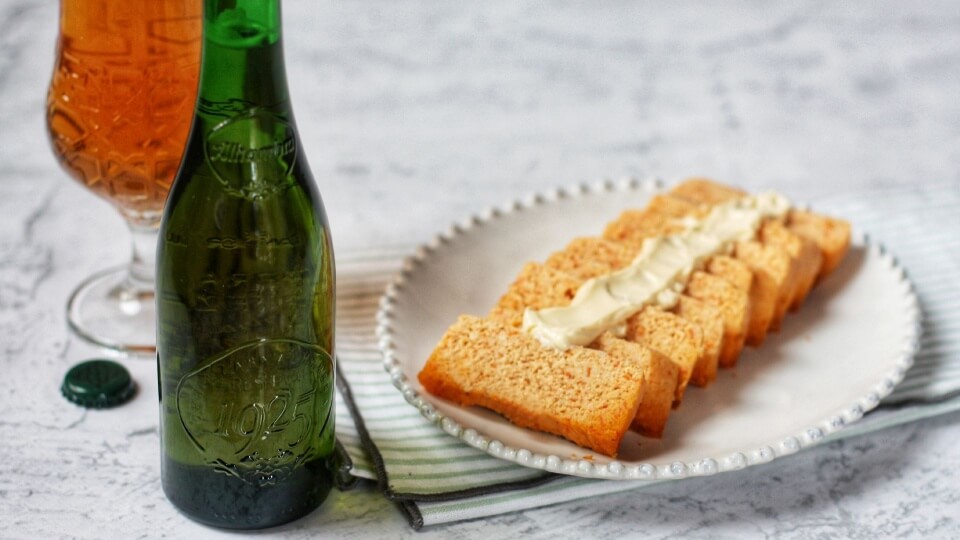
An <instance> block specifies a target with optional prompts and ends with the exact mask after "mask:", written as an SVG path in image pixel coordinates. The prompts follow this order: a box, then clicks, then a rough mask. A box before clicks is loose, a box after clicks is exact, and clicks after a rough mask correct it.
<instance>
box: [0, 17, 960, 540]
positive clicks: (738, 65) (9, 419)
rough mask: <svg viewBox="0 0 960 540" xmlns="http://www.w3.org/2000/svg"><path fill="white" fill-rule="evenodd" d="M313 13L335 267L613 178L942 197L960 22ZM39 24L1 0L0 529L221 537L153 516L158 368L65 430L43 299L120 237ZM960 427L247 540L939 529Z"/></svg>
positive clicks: (303, 120)
mask: <svg viewBox="0 0 960 540" xmlns="http://www.w3.org/2000/svg"><path fill="white" fill-rule="evenodd" d="M917 4H918V5H916V6H912V5H907V3H904V2H897V1H894V0H884V1H882V2H870V3H867V2H863V3H844V4H843V5H839V6H838V5H834V4H833V3H829V2H792V3H782V4H778V5H776V6H768V5H767V4H766V3H764V2H732V3H724V4H723V5H722V6H721V5H720V4H719V3H710V2H705V1H702V2H690V3H685V4H683V5H682V6H679V5H677V6H673V5H661V4H660V3H654V2H650V3H635V2H606V3H602V5H600V6H596V5H593V3H586V2H583V3H580V2H563V3H553V4H550V5H549V6H546V5H543V4H542V3H539V2H526V1H523V2H518V1H503V2H479V3H468V2H454V3H451V2H431V1H426V0H412V1H409V2H387V1H383V2H374V1H363V2H360V1H353V2H340V3H331V2H309V1H307V0H289V1H288V2H287V3H286V5H285V6H284V8H285V10H286V13H285V22H286V28H285V29H286V45H287V57H288V68H289V71H290V83H291V85H292V92H293V94H294V106H295V110H296V111H297V115H298V119H299V123H300V132H301V136H302V138H303V140H304V141H306V144H307V146H308V148H310V160H311V164H312V168H313V171H314V173H315V175H316V177H317V178H318V181H319V184H320V189H321V191H322V193H323V194H324V199H325V202H326V205H327V209H328V211H329V214H330V219H331V224H332V228H333V234H334V239H335V243H336V246H337V249H339V250H343V251H347V250H354V249H362V248H365V247H370V246H382V245H397V244H403V245H407V244H412V243H418V242H421V241H424V240H427V239H428V238H429V237H431V236H432V234H433V233H434V232H436V231H437V230H440V229H443V228H446V227H447V226H448V225H449V223H450V222H452V221H454V220H459V219H462V218H463V217H464V216H465V215H467V214H468V213H473V212H477V211H479V210H481V209H483V208H484V207H486V206H489V205H493V204H500V203H503V202H505V201H507V200H510V199H513V198H515V197H517V196H520V195H523V194H526V193H529V192H532V191H536V190H542V189H546V188H549V187H553V186H556V185H564V184H571V183H574V182H577V181H581V180H590V179H596V178H600V177H619V176H622V175H634V176H647V175H651V174H656V175H662V176H665V177H668V178H669V177H677V176H683V175H688V174H707V175H713V176H716V177H718V178H722V179H727V180H730V181H734V182H737V183H740V184H742V185H744V186H747V187H760V186H764V187H774V188H777V189H780V190H782V191H785V192H787V193H790V194H791V195H793V196H794V197H797V198H807V199H814V200H815V199H816V198H817V197H818V196H823V195H826V194H829V193H831V192H833V191H835V190H838V189H842V190H845V191H849V190H857V191H862V192H863V193H865V194H868V193H869V192H870V190H871V189H876V188H877V187H879V186H884V185H889V184H906V183H912V182H925V181H940V182H943V181H949V182H956V183H958V184H960V99H957V98H958V96H960V4H958V3H957V2H955V1H931V2H923V3H917ZM56 17H57V5H56V3H55V2H53V1H52V0H43V1H39V0H0V374H2V375H0V455H2V456H3V459H2V461H0V523H2V525H0V537H3V538H7V537H10V538H50V537H81V538H137V537H175V538H178V537H191V538H194V537H196V538H199V537H217V536H221V537H227V536H231V537H233V536H235V535H232V534H231V535H228V534H226V533H222V532H219V531H215V530H212V529H207V528H204V527H201V526H199V525H196V524H194V523H192V522H190V521H189V520H187V519H186V518H184V517H182V516H181V515H179V514H177V513H176V512H175V511H174V510H173V508H172V507H171V506H170V505H169V504H168V503H167V502H166V500H165V499H164V497H163V494H162V492H161V490H160V485H159V480H158V461H159V457H158V454H159V441H158V436H157V430H156V425H157V405H156V403H157V399H156V387H155V383H154V380H155V366H154V365H153V363H152V362H150V361H136V360H128V361H126V364H127V365H128V366H129V367H130V369H131V371H132V372H133V374H134V377H135V378H136V379H137V381H139V383H140V384H141V392H140V394H139V395H138V396H137V398H136V399H135V400H134V401H133V402H132V403H131V404H129V405H127V406H124V407H121V408H119V409H116V410H111V411H99V412H84V411H82V410H80V409H78V408H76V407H74V406H73V405H71V404H69V403H67V402H66V401H64V400H63V399H62V398H61V397H60V396H59V392H58V384H59V380H60V378H61V377H62V375H63V373H64V372H65V371H66V369H67V368H68V367H69V366H70V365H72V364H73V363H75V362H77V361H80V360H82V359H84V358H88V357H90V356H92V355H93V354H95V352H96V351H94V350H93V349H90V348H88V347H86V346H84V345H83V344H81V343H80V342H79V341H78V340H76V339H75V338H73V337H72V336H70V335H69V334H68V332H67V330H66V328H65V324H64V314H63V303H64V299H65V298H66V296H67V294H68V292H69V291H70V290H71V288H72V287H73V286H74V285H75V284H76V283H77V282H78V281H80V280H81V279H82V278H83V277H85V276H86V275H88V274H90V273H92V272H93V271H94V270H98V269H101V268H103V267H106V266H109V265H112V264H119V263H122V262H123V261H124V259H125V257H126V256H127V245H126V232H125V230H124V227H123V224H122V223H121V221H120V218H119V217H118V216H117V215H116V214H115V213H114V212H113V211H112V210H111V209H110V208H109V207H108V206H107V205H106V204H104V203H102V202H100V201H98V200H96V199H95V198H94V197H93V196H91V195H89V194H88V193H86V192H85V191H83V190H82V189H81V188H80V187H78V186H76V185H74V184H73V183H72V182H70V181H68V180H67V179H66V178H65V176H64V174H63V173H62V172H61V171H60V170H59V169H58V168H57V166H56V164H55V162H54V160H53V158H52V156H51V154H50V152H49V150H48V146H47V142H46V137H45V133H44V128H43V118H42V109H43V99H44V93H45V86H46V84H47V82H48V78H49V75H50V68H51V63H52V59H53V56H52V47H53V42H54V36H55V31H56ZM957 440H960V416H958V415H956V414H953V415H948V416H945V417H941V418H938V419H934V420H929V421H924V422H920V423H916V424H913V425H909V426H905V427H900V428H895V429H892V430H887V431H883V432H880V433H875V434H872V435H867V436H863V437H859V438H856V439H853V440H848V441H843V442H837V443H833V444H830V445H827V446H825V447H821V448H817V449H814V450H811V451H806V452H803V453H801V454H799V455H797V456H794V457H791V458H788V459H783V460H778V461H776V462H774V463H773V464H770V465H767V466H762V467H757V468H754V469H750V470H747V471H744V472H742V473H737V474H725V475H720V476H716V477H711V478H705V479H698V480H691V481H685V482H682V483H677V484H672V485H666V486H660V487H656V488H654V489H651V490H647V491H644V492H642V493H634V494H631V493H627V494H623V495H619V496H612V497H604V498H602V499H595V500H587V501H579V502H574V503H569V504H564V505H560V506H554V507H548V508H542V509H538V510H533V511H527V512H522V513H514V514H508V515H503V516H498V517H494V518H489V519H484V520H478V521H473V522H468V523H461V524H454V525H450V526H444V527H438V528H434V529H430V530H426V531H424V532H422V533H419V534H417V533H414V532H413V531H411V530H410V529H409V528H408V526H407V525H406V523H405V521H404V520H403V518H402V517H401V516H400V514H399V512H397V511H396V509H395V508H394V507H393V506H392V503H389V502H387V501H385V500H384V499H383V498H382V497H380V496H379V495H378V494H377V493H376V492H375V491H374V490H373V489H372V487H370V486H367V487H365V488H363V489H360V490H357V491H353V492H349V493H344V494H335V495H334V496H333V497H332V498H331V499H330V500H329V501H328V502H327V503H326V505H325V506H324V507H323V508H322V509H321V510H319V511H317V512H315V513H314V514H312V515H310V516H309V517H307V518H305V519H303V520H301V521H299V522H296V523H294V524H291V525H289V526H287V527H283V528H280V529H276V530H271V531H267V532H265V533H259V534H261V535H264V536H276V537H285V538H303V537H313V536H325V537H344V538H368V537H380V538H384V537H386V538H398V537H414V536H416V537H418V538H421V537H423V538H433V537H440V538H448V537H450V538H474V537H488V538H496V537H503V536H507V535H519V534H525V535H528V536H530V537H542V538H547V537H550V538H557V537H559V538H565V537H570V538H579V537H584V536H590V537H597V538H618V537H623V536H628V537H631V536H650V537H670V536H682V537H710V538H718V537H721V538H724V537H726V538H741V537H763V536H774V537H778V538H781V537H782V538H820V537H827V538H830V537H863V538H876V537H890V536H898V535H903V536H907V537H926V538H950V537H958V536H960V518H958V516H960V473H958V471H960V454H958V452H957V451H956V447H957V445H956V441H957Z"/></svg>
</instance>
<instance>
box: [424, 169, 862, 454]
mask: <svg viewBox="0 0 960 540" xmlns="http://www.w3.org/2000/svg"><path fill="white" fill-rule="evenodd" d="M744 195H746V193H744V192H743V191H740V190H738V189H736V188H731V187H729V186H724V185H722V184H718V183H716V182H713V181H711V180H706V179H701V178H695V179H691V180H687V181H685V182H683V183H681V184H679V185H677V186H675V187H674V188H673V189H672V190H671V191H670V192H669V193H666V194H661V195H657V196H655V197H653V198H652V199H651V200H650V201H649V204H648V205H647V207H645V208H644V209H640V210H628V211H625V212H623V213H622V214H621V215H620V216H619V217H618V218H617V219H616V220H614V221H612V222H610V223H609V224H608V225H607V227H606V229H605V230H604V231H603V237H602V238H597V237H583V238H576V239H574V240H573V241H571V242H570V243H569V244H568V245H567V246H566V248H565V249H563V250H561V251H558V252H556V253H554V254H553V255H551V256H550V257H549V258H548V259H547V260H546V261H545V263H544V264H540V263H528V264H526V265H525V266H524V267H523V269H522V270H521V272H520V274H519V275H518V276H517V278H516V279H515V280H514V282H513V283H512V284H511V285H510V287H509V288H508V290H507V292H506V293H505V294H504V295H503V296H502V297H501V298H500V300H499V301H498V302H497V304H496V305H495V306H494V307H493V309H492V310H491V311H490V313H489V315H488V317H487V318H477V317H472V316H467V315H464V316H461V317H460V318H459V319H458V320H457V322H456V323H455V324H454V325H452V326H451V327H450V328H449V329H448V330H447V333H446V334H444V336H443V338H442V339H441V341H440V343H439V344H438V345H437V347H436V349H435V350H434V352H433V354H432V355H431V356H430V358H429V359H428V360H427V363H426V365H425V366H424V368H423V370H422V371H421V372H420V374H419V377H418V378H419V380H420V382H421V384H422V385H423V387H424V388H425V389H426V390H427V391H429V392H430V393H432V394H435V395H437V396H440V397H442V398H444V399H448V400H451V401H454V402H456V403H460V404H462V405H479V406H483V407H486V408H489V409H492V410H494V411H496V412H499V413H500V414H502V415H504V416H505V417H507V418H508V419H510V420H511V421H512V422H513V423H515V424H517V425H519V426H522V427H527V428H531V429H535V430H539V431H545V432H548V433H553V434H556V435H560V436H562V437H566V438H567V439H569V440H571V441H573V442H574V443H576V444H578V445H581V446H584V447H587V448H590V449H592V450H594V451H597V452H601V453H603V454H606V455H616V452H617V449H618V447H619V444H620V440H621V438H622V437H623V434H624V433H625V432H626V430H627V429H632V430H635V431H638V432H639V433H641V434H643V435H645V436H648V437H661V436H662V434H663V432H664V429H665V426H666V424H667V420H668V418H669V415H670V412H671V407H672V406H673V407H675V406H676V405H678V404H679V403H680V400H681V398H682V397H683V396H684V391H685V389H686V387H687V385H688V384H694V385H696V386H704V387H705V386H707V385H708V384H710V383H711V382H712V381H713V380H714V379H715V378H716V375H717V368H718V366H719V367H731V366H733V365H735V363H736V361H737V359H738V357H739V355H740V352H741V350H742V349H743V346H744V344H745V343H747V344H750V345H751V346H758V345H760V343H762V341H763V340H764V338H765V336H766V334H767V332H768V331H775V330H777V329H778V328H779V327H780V324H781V321H782V320H783V318H784V316H785V314H786V312H787V311H788V310H789V309H796V308H798V307H799V306H800V305H801V304H802V303H803V301H804V299H805V298H806V296H807V295H808V294H809V292H810V289H811V288H812V287H813V286H814V285H815V283H816V282H817V281H818V280H821V279H823V278H824V277H825V276H826V275H828V274H829V273H830V272H832V271H833V270H834V269H835V268H836V267H837V266H838V265H839V263H840V261H841V260H842V258H843V257H844V255H845V254H846V252H847V250H848V248H849V245H850V225H849V224H848V223H847V222H845V221H842V220H838V219H834V218H830V217H826V216H822V215H819V214H814V213H812V212H808V211H805V210H797V209H794V210H791V211H790V212H789V213H788V215H787V217H786V218H785V219H774V220H766V221H764V223H762V224H761V226H760V228H759V230H758V231H757V235H756V237H755V238H754V239H753V240H749V241H742V242H738V243H737V244H736V245H735V246H734V249H733V251H732V253H730V254H729V255H724V254H721V255H716V256H713V257H711V258H710V259H709V260H707V261H706V263H705V264H704V266H703V268H702V269H697V270H695V271H694V272H693V273H692V274H691V276H690V278H689V279H688V281H687V283H686V288H685V289H684V293H683V294H681V295H680V299H679V301H678V302H677V304H676V305H675V306H674V307H673V308H672V309H670V310H663V309H660V308H658V307H655V306H645V307H644V308H642V309H640V310H639V311H638V312H637V313H636V314H634V315H633V316H632V317H630V318H629V319H628V320H627V321H626V332H625V334H624V335H623V338H620V337H615V336H614V335H613V334H611V333H610V332H605V333H604V334H603V335H601V336H600V337H599V338H597V339H596V340H595V341H594V342H593V343H591V344H590V345H589V346H587V347H570V348H568V349H566V350H563V351H561V350H557V349H553V348H551V347H546V346H544V345H542V344H541V343H540V342H539V341H538V340H537V339H536V338H534V337H532V336H531V335H529V334H526V333H525V332H523V331H522V330H521V326H522V322H523V312H524V310H525V309H526V308H532V309H544V308H548V307H562V306H566V305H568V304H569V303H570V302H571V301H572V300H573V298H574V296H575V295H576V292H577V290H578V288H579V287H580V285H582V284H583V282H584V281H586V280H588V279H591V278H593V277H597V276H600V275H603V274H606V273H609V272H611V271H613V270H617V269H619V268H623V267H625V266H627V265H628V264H630V262H631V261H632V260H633V258H634V257H635V256H636V254H637V253H638V252H639V250H640V249H641V247H642V244H643V241H644V240H646V239H647V238H651V237H654V236H659V235H663V234H672V233H676V232H679V231H680V230H683V228H684V224H683V219H684V218H688V217H703V216H704V215H706V214H708V213H709V212H710V209H711V208H712V207H713V206H714V205H716V204H720V203H722V202H725V201H729V200H731V199H734V198H738V197H742V196H744Z"/></svg>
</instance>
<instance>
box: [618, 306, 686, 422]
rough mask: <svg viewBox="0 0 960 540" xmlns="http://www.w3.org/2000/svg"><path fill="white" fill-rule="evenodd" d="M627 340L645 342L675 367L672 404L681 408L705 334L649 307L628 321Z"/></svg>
mask: <svg viewBox="0 0 960 540" xmlns="http://www.w3.org/2000/svg"><path fill="white" fill-rule="evenodd" d="M624 338H625V339H626V340H627V341H633V342H636V343H643V344H645V345H647V346H649V347H650V348H651V349H653V350H655V351H658V352H660V353H662V354H663V355H664V356H666V357H667V358H668V359H669V360H670V361H672V362H673V363H674V364H676V366H677V368H678V369H679V371H680V377H679V379H678V384H677V387H676V393H675V394H674V397H673V405H674V407H679V406H680V402H681V401H682V400H683V394H684V392H685V391H686V389H687V384H688V383H689V382H690V378H691V377H692V376H693V371H694V369H695V368H696V365H697V360H699V358H700V351H701V349H702V348H703V332H702V330H700V327H698V326H697V325H695V324H691V323H690V322H689V321H686V320H684V319H683V318H682V317H678V316H677V315H674V314H673V313H668V312H666V311H664V310H662V309H660V308H659V307H656V306H647V307H645V308H643V309H642V310H640V312H639V313H637V314H636V315H634V316H633V317H630V318H629V319H627V333H626V335H625V336H624Z"/></svg>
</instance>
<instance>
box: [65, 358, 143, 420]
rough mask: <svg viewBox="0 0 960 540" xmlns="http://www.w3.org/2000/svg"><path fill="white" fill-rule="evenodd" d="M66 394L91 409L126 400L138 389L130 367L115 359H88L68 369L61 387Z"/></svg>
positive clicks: (69, 398) (103, 407) (104, 407)
mask: <svg viewBox="0 0 960 540" xmlns="http://www.w3.org/2000/svg"><path fill="white" fill-rule="evenodd" d="M60 391H61V392H62V393H63V397H65V398H67V399H68V400H70V401H72V402H74V403H76V404H77V405H80V406H82V407H87V408H91V409H106V408H108V407H115V406H117V405H121V404H123V403H126V402H127V400H129V399H130V398H131V397H133V394H134V393H135V392H136V391H137V387H136V385H135V384H134V383H133V379H131V378H130V372H129V371H127V368H125V367H123V366H121V365H120V364H118V363H116V362H114V361H112V360H87V361H86V362H81V363H79V364H77V365H75V366H73V367H72V368H70V371H68V372H67V375H66V376H65V377H64V378H63V386H61V387H60Z"/></svg>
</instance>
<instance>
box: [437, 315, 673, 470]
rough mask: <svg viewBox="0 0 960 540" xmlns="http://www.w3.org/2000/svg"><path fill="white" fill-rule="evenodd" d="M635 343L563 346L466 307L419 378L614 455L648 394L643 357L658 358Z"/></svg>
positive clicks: (443, 393) (463, 400)
mask: <svg viewBox="0 0 960 540" xmlns="http://www.w3.org/2000/svg"><path fill="white" fill-rule="evenodd" d="M626 345H635V344H629V343H628V344H626ZM626 345H624V346H626ZM635 347H636V348H635V349H634V350H633V351H632V354H624V355H616V356H614V355H611V354H607V353H606V352H603V351H600V350H594V349H588V348H584V347H571V348H569V349H567V350H564V351H560V350H556V349H552V348H549V347H544V346H543V345H541V344H540V342H538V341H537V340H536V339H535V338H533V337H532V336H530V335H528V334H525V333H523V332H522V331H520V330H518V329H516V328H513V327H511V326H507V325H505V324H501V323H499V322H497V321H494V320H491V319H481V318H477V317H471V316H469V315H463V316H461V317H460V318H459V319H457V322H456V323H454V324H453V325H452V326H451V327H450V328H449V329H448V330H447V332H446V333H445V334H444V335H443V338H442V339H441V340H440V343H439V344H438V345H437V347H436V348H435V349H434V351H433V353H432V354H431V355H430V358H428V359H427V363H426V365H424V367H423V369H422V370H421V371H420V374H419V375H418V379H419V381H420V384H422V385H423V387H424V388H425V389H426V390H427V391H428V392H430V393H431V394H433V395H435V396H439V397H441V398H443V399H447V400H449V401H453V402H455V403H458V404H460V405H464V406H470V405H479V406H481V407H486V408H488V409H492V410H494V411H496V412H498V413H500V414H502V415H503V416H505V417H507V418H508V419H509V420H510V421H511V422H513V423H514V424H516V425H518V426H521V427H526V428H531V429H535V430H537V431H545V432H547V433H553V434H555V435H560V436H562V437H565V438H566V439H569V440H570V441H572V442H574V443H575V444H578V445H580V446H584V447H586V448H591V449H593V450H595V451H597V452H600V453H603V454H606V455H608V456H616V454H617V449H618V447H619V446H620V440H621V439H622V438H623V435H624V433H626V432H627V430H628V429H629V428H630V426H631V424H632V423H633V421H634V418H635V417H636V414H637V408H638V407H639V405H640V400H641V398H642V397H643V394H642V392H643V389H644V385H643V384H642V383H643V381H644V376H645V375H644V373H645V370H646V366H645V365H644V360H647V361H648V362H649V361H650V359H651V358H652V354H651V353H650V351H649V350H643V348H642V347H640V346H638V345H635ZM671 391H672V390H671Z"/></svg>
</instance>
